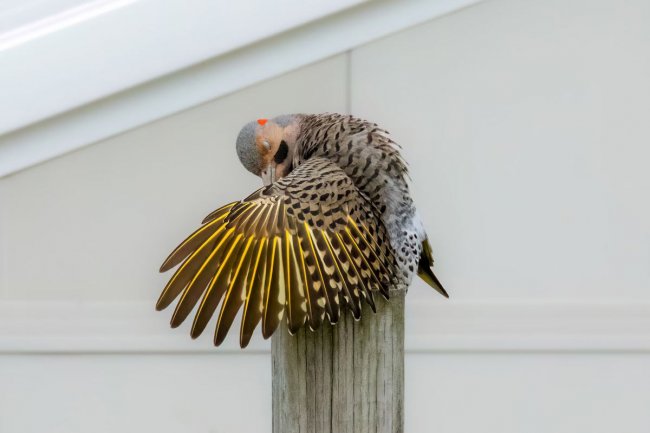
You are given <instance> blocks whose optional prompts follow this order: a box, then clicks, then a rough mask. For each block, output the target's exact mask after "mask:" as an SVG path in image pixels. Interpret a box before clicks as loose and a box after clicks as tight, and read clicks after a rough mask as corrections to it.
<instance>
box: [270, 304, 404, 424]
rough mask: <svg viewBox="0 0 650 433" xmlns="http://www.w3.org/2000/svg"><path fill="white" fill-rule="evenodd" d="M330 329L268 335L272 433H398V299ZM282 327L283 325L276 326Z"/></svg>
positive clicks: (401, 354)
mask: <svg viewBox="0 0 650 433" xmlns="http://www.w3.org/2000/svg"><path fill="white" fill-rule="evenodd" d="M376 302H377V314H373V313H372V310H371V309H370V308H369V307H368V306H367V305H364V308H363V312H362V318H361V320H360V321H359V322H355V321H354V319H353V317H352V315H351V314H350V313H349V312H347V311H346V314H344V315H342V316H341V319H340V320H339V323H338V324H337V325H335V326H331V325H329V324H327V325H324V326H322V327H321V328H320V329H319V330H317V331H316V332H313V331H311V330H309V329H302V330H300V331H299V332H298V333H297V334H296V335H294V336H291V335H289V333H288V332H287V329H286V323H285V324H284V325H283V327H282V328H281V329H278V331H277V332H276V333H275V334H274V336H273V339H272V352H273V432H274V433H294V432H301V433H398V432H399V433H401V432H403V431H404V293H403V292H393V293H391V299H390V302H386V301H384V300H383V299H376ZM283 323H284V321H283Z"/></svg>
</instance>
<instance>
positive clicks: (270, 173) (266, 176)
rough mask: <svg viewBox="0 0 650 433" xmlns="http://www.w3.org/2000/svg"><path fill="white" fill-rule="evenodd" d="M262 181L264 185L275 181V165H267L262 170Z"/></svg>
mask: <svg viewBox="0 0 650 433" xmlns="http://www.w3.org/2000/svg"><path fill="white" fill-rule="evenodd" d="M262 182H264V186H269V185H271V184H272V183H273V182H275V166H273V165H269V166H268V167H266V168H265V169H264V170H262Z"/></svg>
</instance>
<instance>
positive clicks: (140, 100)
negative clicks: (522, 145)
mask: <svg viewBox="0 0 650 433" xmlns="http://www.w3.org/2000/svg"><path fill="white" fill-rule="evenodd" d="M341 1H342V0H341ZM480 1H482V0H435V1H431V0H411V1H408V2H404V1H401V0H386V1H370V2H366V3H364V4H362V5H361V6H357V7H354V8H351V9H348V10H346V11H345V12H343V13H338V14H334V15H329V16H327V17H326V18H323V19H320V20H318V21H314V22H312V23H311V24H308V25H303V26H300V27H297V28H295V29H293V30H291V31H288V32H284V33H281V34H279V35H276V36H274V37H272V38H268V39H259V38H261V37H262V36H260V35H258V36H257V37H258V39H256V41H257V42H255V41H254V40H253V39H251V40H250V41H248V42H250V43H251V44H249V45H247V46H245V47H243V48H241V49H238V50H235V51H232V50H228V49H225V48H223V47H222V49H221V51H219V50H216V49H215V50H213V51H212V52H210V51H209V50H207V49H206V50H205V52H202V54H201V57H200V58H203V59H205V58H209V59H210V60H205V61H203V62H202V63H200V64H195V65H194V66H191V67H186V66H188V64H187V63H188V62H187V61H185V62H182V63H178V64H177V65H176V66H175V67H176V68H178V69H174V67H172V66H170V65H161V66H160V67H159V68H157V69H156V68H154V69H152V70H151V71H149V72H148V73H147V74H143V75H138V76H137V79H134V81H133V82H130V84H131V85H130V86H129V85H127V84H128V83H129V82H127V81H124V80H123V81H122V82H121V84H120V85H119V86H117V85H113V84H114V83H113V81H110V80H109V81H110V82H111V83H113V84H112V85H111V86H109V87H107V88H106V89H104V90H103V91H102V92H100V93H97V94H95V95H94V96H93V95H92V94H91V93H88V94H87V95H86V96H84V97H77V98H76V99H74V98H73V99H74V101H73V102H72V103H71V104H68V105H66V106H60V105H57V106H56V107H54V108H52V109H48V110H46V111H44V112H40V111H38V110H34V113H33V117H31V118H21V119H18V118H17V119H15V120H14V121H11V122H9V123H8V124H6V125H5V127H4V129H0V133H2V132H1V131H4V132H5V133H4V135H0V177H2V176H6V175H9V174H11V173H14V172H16V171H19V170H21V169H24V168H27V167H30V166H32V165H35V164H38V163H40V162H43V161H46V160H48V159H51V158H54V157H56V156H58V155H61V154H64V153H66V152H69V151H72V150H74V149H77V148H80V147H82V146H85V145H88V144H91V143H94V142H97V141H99V140H102V139H105V138H107V137H110V136H113V135H115V134H118V133H120V132H123V131H126V130H128V129H132V128H135V127H137V126H140V125H142V124H145V123H147V122H151V121H153V120H156V119H160V118H162V117H164V116H168V115H170V114H173V113H176V112H179V111H182V110H184V109H187V108H190V107H193V106H196V105H198V104H200V103H203V102H206V101H209V100H211V99H214V98H217V97H219V96H223V95H225V94H228V93H231V92H234V91H237V90H239V89H242V88H244V87H246V86H249V85H251V84H254V83H257V82H260V81H263V80H266V79H269V78H272V77H274V76H277V75H279V74H282V73H285V72H288V71H291V70H294V69H297V68H299V67H301V66H304V65H307V64H310V63H313V62H316V61H318V60H321V59H324V58H327V57H329V56H332V55H335V54H338V53H341V52H345V51H346V50H349V49H351V48H354V47H356V46H359V45H362V44H364V43H367V42H369V41H372V40H374V39H377V38H380V37H383V36H385V35H388V34H391V33H394V32H396V31H399V30H402V29H405V28H408V27H411V26H413V25H416V24H419V23H422V22H425V21H428V20H430V19H432V18H435V17H438V16H440V15H443V14H446V13H449V12H451V11H454V10H457V9H460V8H462V7H465V6H468V5H471V4H475V3H478V2H480ZM140 3H141V2H136V3H135V4H134V6H133V7H135V6H136V5H137V6H138V7H143V6H142V5H141V4H140ZM144 3H147V2H143V4H144ZM343 3H345V2H343ZM343 3H341V2H339V6H340V7H341V8H343V5H342V4H343ZM310 4H311V3H310ZM351 4H352V2H349V4H348V6H350V5H351ZM154 7H155V6H154ZM118 12H119V11H116V12H113V14H118ZM100 18H101V19H107V17H100ZM100 18H97V19H100ZM118 23H119V22H118ZM118 23H114V24H115V25H116V26H117V24H118ZM294 24H295V22H294ZM87 27H88V28H87V31H88V34H86V35H83V34H79V35H77V39H78V40H81V41H84V40H92V26H87ZM116 28H118V29H119V26H117V27H116ZM57 34H58V33H53V34H52V36H51V37H54V36H56V35H57ZM48 38H49V36H48V37H46V38H45V39H48ZM135 42H137V39H135V40H134V43H135ZM252 42H255V43H252ZM30 43H31V42H30ZM25 46H26V47H27V46H29V43H28V44H26V45H25ZM18 48H20V47H18ZM10 52H11V50H10V51H6V52H5V53H3V54H7V53H10ZM137 54H138V56H141V54H140V53H137ZM3 58H5V59H6V58H7V57H3ZM278 59H281V60H282V61H281V62H279V61H277V60H278ZM194 60H195V61H196V59H194ZM4 61H5V62H6V61H8V60H4ZM41 61H42V59H41ZM124 64H130V65H133V64H135V65H140V62H139V57H135V58H131V59H129V60H128V61H124V62H120V65H124ZM0 66H1V65H0ZM100 66H101V67H102V68H104V69H103V71H102V73H103V74H104V75H107V74H110V73H111V65H110V64H101V65H100ZM183 67H185V69H183ZM123 69H124V68H123ZM129 69H134V68H126V70H129ZM137 69H139V68H137ZM2 70H3V69H2V67H0V71H2ZM13 70H14V77H13V79H14V80H20V78H21V77H20V74H18V72H19V70H20V68H14V69H13ZM73 75H74V74H73ZM76 76H78V75H76ZM0 81H5V82H9V80H8V78H3V79H1V80H0ZM54 84H56V83H52V85H54ZM23 85H24V84H23ZM47 89H48V91H47V92H43V93H42V94H39V95H38V97H35V96H34V95H33V94H31V93H29V94H28V93H23V94H22V96H20V95H18V96H17V97H15V98H13V99H12V103H11V104H5V107H7V108H6V110H8V111H12V110H15V111H16V112H18V111H25V110H26V111H28V112H29V111H30V107H35V106H37V105H38V106H40V105H41V104H42V103H44V99H43V98H46V99H48V100H49V99H56V100H58V101H61V100H66V98H67V96H66V95H61V92H65V91H66V88H65V86H64V87H61V85H60V83H59V87H57V88H53V87H52V86H48V87H47ZM30 95H31V96H30ZM98 98H102V99H99V100H97V99H98ZM35 100H36V101H38V103H37V104H36V103H35V102H34V101H35ZM93 101H94V102H93ZM75 107H76V108H75ZM52 116H54V117H52ZM0 117H2V116H0ZM17 127H19V128H20V129H17V130H16V128H17ZM9 131H11V132H9Z"/></svg>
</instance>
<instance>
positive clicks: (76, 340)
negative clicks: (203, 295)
mask: <svg viewBox="0 0 650 433" xmlns="http://www.w3.org/2000/svg"><path fill="white" fill-rule="evenodd" d="M170 314H171V312H169V311H165V312H155V311H154V310H153V306H152V304H150V303H143V302H134V303H116V302H102V303H97V302H33V301H20V302H18V301H4V302H0V355H1V354H12V353H13V354H15V353H18V354H25V353H176V352H178V353H194V352H201V353H230V354H233V353H242V352H241V351H240V349H239V348H238V346H237V338H236V333H237V332H236V329H235V328H237V324H235V325H234V326H233V330H231V334H232V335H229V337H228V338H227V339H226V342H225V343H224V345H223V346H221V347H220V348H216V349H215V348H214V347H212V344H211V335H210V334H211V332H209V331H207V330H206V333H205V335H203V336H201V337H200V338H199V339H198V340H196V341H193V340H191V339H190V337H189V331H188V327H189V324H184V325H183V326H181V328H179V329H176V330H171V329H169V326H168V323H167V321H168V320H169V317H170ZM212 327H213V325H212V324H211V325H209V327H208V329H211V328H212ZM233 331H234V332H233ZM246 351H247V352H246V353H260V352H262V353H269V351H270V343H269V342H268V341H266V342H265V341H263V340H262V339H261V337H260V336H259V329H258V330H257V331H256V335H255V337H254V338H253V340H252V342H251V345H250V346H249V347H248V348H247V349H246ZM406 351H407V352H408V353H432V352H442V351H454V352H577V353H580V352H650V303H631V302H630V303H620V302H619V303H614V302H613V303H594V302H590V303H581V302H575V303H570V302H495V301H491V302H459V301H445V300H439V301H433V300H432V301H428V302H419V301H417V299H414V300H411V301H410V302H409V301H407V311H406Z"/></svg>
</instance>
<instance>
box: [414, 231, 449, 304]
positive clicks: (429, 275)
mask: <svg viewBox="0 0 650 433" xmlns="http://www.w3.org/2000/svg"><path fill="white" fill-rule="evenodd" d="M432 267H433V257H432V255H431V245H429V240H428V239H425V240H424V242H422V252H421V253H420V261H419V263H418V276H419V277H420V278H422V279H423V280H424V282H425V283H427V284H428V285H430V286H431V287H433V288H434V289H436V290H437V291H438V293H440V294H441V295H442V296H444V297H445V298H449V294H448V293H447V291H446V290H445V288H444V287H442V284H441V283H440V281H439V280H438V277H436V275H435V274H434V273H433V271H432V270H431V268H432Z"/></svg>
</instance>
